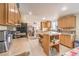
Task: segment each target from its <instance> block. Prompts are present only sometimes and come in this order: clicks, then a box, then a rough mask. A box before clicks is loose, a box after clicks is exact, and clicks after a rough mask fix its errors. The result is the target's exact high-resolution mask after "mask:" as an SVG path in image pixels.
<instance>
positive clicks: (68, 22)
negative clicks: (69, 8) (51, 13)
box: [58, 15, 76, 28]
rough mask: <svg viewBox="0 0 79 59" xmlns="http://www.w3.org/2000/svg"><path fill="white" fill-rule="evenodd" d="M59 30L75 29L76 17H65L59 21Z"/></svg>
mask: <svg viewBox="0 0 79 59" xmlns="http://www.w3.org/2000/svg"><path fill="white" fill-rule="evenodd" d="M58 27H59V28H75V27H76V16H73V15H70V16H64V17H60V18H59V19H58Z"/></svg>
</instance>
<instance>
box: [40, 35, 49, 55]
mask: <svg viewBox="0 0 79 59" xmlns="http://www.w3.org/2000/svg"><path fill="white" fill-rule="evenodd" d="M42 36H43V38H42V42H41V44H42V47H43V50H44V52H45V53H46V55H49V41H50V36H49V35H47V34H43V35H42Z"/></svg>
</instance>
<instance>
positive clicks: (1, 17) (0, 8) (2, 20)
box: [0, 3, 5, 24]
mask: <svg viewBox="0 0 79 59" xmlns="http://www.w3.org/2000/svg"><path fill="white" fill-rule="evenodd" d="M4 9H5V6H4V4H3V3H0V24H4V23H5V17H4V16H5V10H4Z"/></svg>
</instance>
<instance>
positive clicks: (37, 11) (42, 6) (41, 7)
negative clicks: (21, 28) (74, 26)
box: [20, 3, 79, 16]
mask: <svg viewBox="0 0 79 59" xmlns="http://www.w3.org/2000/svg"><path fill="white" fill-rule="evenodd" d="M64 6H65V7H67V10H65V11H62V10H61V9H62V8H63V7H64ZM20 10H21V13H22V14H26V15H29V12H32V15H36V16H63V15H68V14H75V13H79V4H78V3H20Z"/></svg>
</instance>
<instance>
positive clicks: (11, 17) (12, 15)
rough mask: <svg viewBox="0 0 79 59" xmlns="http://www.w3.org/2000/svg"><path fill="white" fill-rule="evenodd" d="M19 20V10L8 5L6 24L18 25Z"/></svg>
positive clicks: (12, 5)
mask: <svg viewBox="0 0 79 59" xmlns="http://www.w3.org/2000/svg"><path fill="white" fill-rule="evenodd" d="M19 20H20V13H19V9H18V8H17V5H16V4H12V3H11V4H8V24H12V25H15V24H18V23H19Z"/></svg>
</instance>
